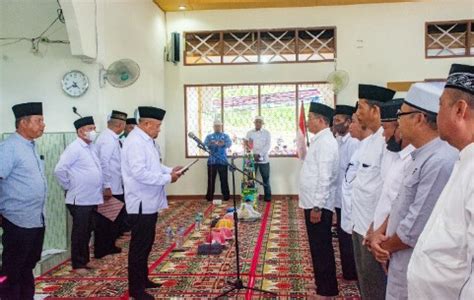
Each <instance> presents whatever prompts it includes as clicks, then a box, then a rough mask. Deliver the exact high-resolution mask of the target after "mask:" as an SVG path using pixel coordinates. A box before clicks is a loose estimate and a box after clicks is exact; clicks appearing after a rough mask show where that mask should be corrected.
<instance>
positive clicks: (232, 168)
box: [196, 141, 277, 299]
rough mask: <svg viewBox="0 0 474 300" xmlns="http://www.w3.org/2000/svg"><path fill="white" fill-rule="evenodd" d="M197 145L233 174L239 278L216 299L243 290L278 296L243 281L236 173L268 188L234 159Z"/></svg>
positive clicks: (202, 145)
mask: <svg viewBox="0 0 474 300" xmlns="http://www.w3.org/2000/svg"><path fill="white" fill-rule="evenodd" d="M196 143H197V146H198V148H199V149H201V150H203V151H205V152H207V153H208V154H209V155H210V156H211V157H214V158H216V159H218V160H219V161H222V162H224V163H225V165H226V166H228V167H229V170H230V172H232V193H233V202H234V203H233V204H234V214H233V216H234V232H235V243H234V246H235V255H236V258H237V259H236V269H237V277H236V278H235V280H234V281H228V282H227V283H228V284H230V285H231V286H232V287H231V288H230V289H229V290H227V291H225V292H224V293H222V294H220V295H218V296H217V297H216V298H215V299H219V298H222V297H225V296H226V295H228V294H230V293H232V292H233V291H236V290H237V291H240V290H242V289H245V290H252V291H256V292H261V293H266V294H271V295H273V296H277V294H276V293H274V292H270V291H266V290H263V289H258V288H253V287H249V286H246V285H244V283H243V281H242V278H241V277H240V247H239V229H238V228H239V218H238V216H237V195H236V192H235V171H237V172H239V173H241V174H242V175H244V176H248V177H250V178H252V179H253V180H254V181H255V182H257V183H258V184H260V185H262V186H266V185H265V184H264V183H263V182H261V181H260V180H258V179H256V178H255V176H253V174H248V173H247V172H245V171H244V170H241V169H239V168H237V167H236V166H235V164H234V159H235V158H234V157H232V158H231V163H229V161H228V160H227V159H225V160H223V159H220V158H219V157H217V156H216V155H215V154H213V153H211V151H210V150H209V149H208V148H207V147H206V146H205V145H204V144H201V143H198V142H197V141H196Z"/></svg>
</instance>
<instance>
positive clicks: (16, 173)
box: [0, 102, 48, 300]
mask: <svg viewBox="0 0 474 300" xmlns="http://www.w3.org/2000/svg"><path fill="white" fill-rule="evenodd" d="M12 110H13V113H14V115H15V127H16V132H15V133H14V134H12V135H10V136H9V137H8V138H7V139H6V140H5V141H3V142H2V143H0V219H2V217H3V220H2V223H1V225H2V227H3V236H2V244H3V254H2V271H1V274H2V275H6V276H7V281H6V290H5V295H0V296H2V297H5V299H9V300H23V299H28V300H32V299H33V296H34V294H35V282H34V277H33V269H34V268H35V266H36V263H37V262H38V261H39V260H40V259H41V251H42V250H43V240H44V231H45V216H44V205H45V202H46V198H47V192H48V191H47V185H48V184H47V181H46V177H45V174H44V162H43V161H42V159H41V158H40V155H39V154H38V149H37V146H36V144H35V139H37V138H39V137H41V136H42V135H43V132H44V128H45V124H44V119H43V106H42V103H40V102H35V103H33V102H30V103H22V104H17V105H15V106H13V107H12ZM2 299H3V298H2Z"/></svg>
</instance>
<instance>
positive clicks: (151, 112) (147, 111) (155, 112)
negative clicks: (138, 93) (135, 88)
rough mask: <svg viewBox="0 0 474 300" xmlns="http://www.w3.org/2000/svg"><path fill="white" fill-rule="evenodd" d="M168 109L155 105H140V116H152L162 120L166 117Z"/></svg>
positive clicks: (151, 117)
mask: <svg viewBox="0 0 474 300" xmlns="http://www.w3.org/2000/svg"><path fill="white" fill-rule="evenodd" d="M165 114H166V110H164V109H161V108H158V107H153V106H140V107H138V115H139V118H150V119H156V120H159V121H162V120H163V119H164V118H165Z"/></svg>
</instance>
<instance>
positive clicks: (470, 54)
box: [425, 19, 474, 59]
mask: <svg viewBox="0 0 474 300" xmlns="http://www.w3.org/2000/svg"><path fill="white" fill-rule="evenodd" d="M453 23H458V24H466V43H465V45H464V46H465V51H464V55H437V56H429V55H428V50H429V49H428V45H429V43H430V41H431V39H432V38H430V36H429V35H428V27H429V26H431V25H445V24H453ZM473 26H474V19H472V20H471V19H463V20H448V21H430V22H425V59H439V58H456V57H474V50H471V48H474V47H473V46H471V44H472V42H471V38H473V37H472V35H473V34H471V33H474V31H473V30H471V28H472V27H473Z"/></svg>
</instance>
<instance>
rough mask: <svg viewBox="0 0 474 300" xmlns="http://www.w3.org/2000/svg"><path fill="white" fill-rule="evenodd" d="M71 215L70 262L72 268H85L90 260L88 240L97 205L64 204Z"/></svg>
mask: <svg viewBox="0 0 474 300" xmlns="http://www.w3.org/2000/svg"><path fill="white" fill-rule="evenodd" d="M66 207H67V209H68V210H69V213H70V214H71V216H72V233H71V262H72V268H73V269H80V268H85V267H86V266H87V264H88V263H89V261H90V254H89V241H90V239H91V233H92V229H93V226H94V224H93V219H94V214H95V213H96V212H95V211H96V210H97V205H72V204H66Z"/></svg>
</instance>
